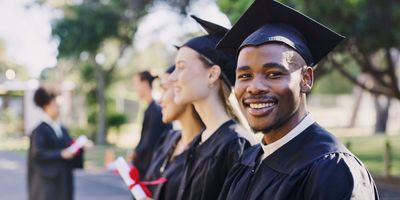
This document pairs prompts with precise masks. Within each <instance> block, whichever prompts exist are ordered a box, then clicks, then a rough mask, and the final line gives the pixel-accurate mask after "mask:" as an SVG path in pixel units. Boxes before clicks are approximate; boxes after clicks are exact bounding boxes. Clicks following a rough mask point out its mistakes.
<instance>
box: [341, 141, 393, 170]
mask: <svg viewBox="0 0 400 200" xmlns="http://www.w3.org/2000/svg"><path fill="white" fill-rule="evenodd" d="M340 139H341V140H342V141H343V143H348V142H349V143H350V145H351V146H350V150H351V151H352V152H353V153H354V154H355V155H356V156H357V157H358V158H359V159H360V160H362V161H363V163H364V164H365V165H366V166H367V167H368V169H369V170H370V172H371V173H372V174H374V175H376V176H380V175H383V173H384V149H385V142H386V141H389V142H390V145H391V152H392V168H391V171H390V172H391V175H394V176H400V136H385V135H373V136H367V137H342V138H340Z"/></svg>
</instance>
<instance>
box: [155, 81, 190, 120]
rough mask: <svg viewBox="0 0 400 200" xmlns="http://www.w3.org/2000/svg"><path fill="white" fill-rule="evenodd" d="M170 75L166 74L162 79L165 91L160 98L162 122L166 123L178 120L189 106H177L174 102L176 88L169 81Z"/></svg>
mask: <svg viewBox="0 0 400 200" xmlns="http://www.w3.org/2000/svg"><path fill="white" fill-rule="evenodd" d="M169 76H170V74H164V75H162V76H161V77H160V83H161V89H162V90H163V92H162V94H161V98H160V105H161V109H162V110H161V112H162V120H163V122H164V123H170V122H172V121H174V120H177V119H178V117H179V116H180V115H181V114H182V113H183V112H184V110H185V108H186V105H187V104H185V105H184V104H176V103H175V102H174V96H175V95H174V86H173V84H172V82H171V81H170V80H169V79H168V77H169Z"/></svg>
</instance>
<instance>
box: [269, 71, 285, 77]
mask: <svg viewBox="0 0 400 200" xmlns="http://www.w3.org/2000/svg"><path fill="white" fill-rule="evenodd" d="M282 75H283V74H282V73H280V72H271V73H268V74H267V77H268V78H279V77H281V76H282Z"/></svg>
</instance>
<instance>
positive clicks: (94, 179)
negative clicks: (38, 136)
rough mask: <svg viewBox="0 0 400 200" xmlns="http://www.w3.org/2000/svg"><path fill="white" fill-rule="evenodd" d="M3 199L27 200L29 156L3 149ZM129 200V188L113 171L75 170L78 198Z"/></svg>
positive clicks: (0, 183)
mask: <svg viewBox="0 0 400 200" xmlns="http://www.w3.org/2000/svg"><path fill="white" fill-rule="evenodd" d="M0 177H1V178H0V199H2V200H3V199H4V200H24V199H27V188H26V187H27V186H26V157H25V156H24V155H21V154H18V153H14V152H7V151H0ZM110 199H112V200H129V199H132V198H131V195H130V193H129V190H128V189H127V188H126V186H125V185H124V183H123V182H122V179H121V178H120V177H118V176H116V175H114V174H112V173H108V172H103V173H99V172H98V173H93V172H89V171H84V170H79V171H75V200H110Z"/></svg>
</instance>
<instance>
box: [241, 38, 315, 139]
mask: <svg viewBox="0 0 400 200" xmlns="http://www.w3.org/2000/svg"><path fill="white" fill-rule="evenodd" d="M304 65H305V64H304V60H303V59H302V58H301V57H300V55H299V54H297V53H296V52H295V51H293V50H291V49H290V48H288V47H287V46H285V45H283V44H279V43H267V44H264V45H261V46H248V47H244V48H243V49H242V50H241V51H240V53H239V57H238V67H237V69H236V84H235V95H236V98H237V99H238V101H239V104H240V107H241V109H242V111H243V112H244V114H245V116H246V118H247V120H248V121H249V124H250V126H251V127H252V128H253V129H254V130H255V131H262V132H263V133H265V134H267V133H269V132H270V131H272V130H277V129H279V130H281V129H282V128H285V127H290V126H292V125H291V124H290V123H292V122H291V121H292V120H291V119H292V118H293V117H294V116H297V117H298V116H299V115H301V114H304V113H302V112H304V111H305V102H304V101H305V97H304V93H303V92H302V91H303V90H304V83H305V82H307V83H311V84H310V85H312V70H307V73H306V75H304V74H303V73H302V70H301V68H302V66H304ZM309 73H311V75H310V74H309ZM308 79H310V80H311V82H309V81H308ZM302 87H303V89H302ZM309 88H311V86H310V87H309ZM293 123H298V122H293Z"/></svg>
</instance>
